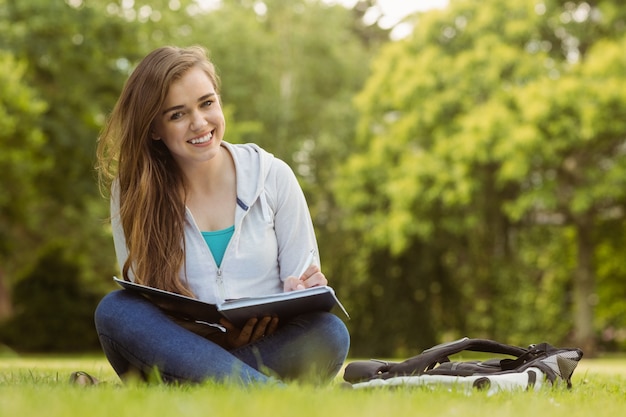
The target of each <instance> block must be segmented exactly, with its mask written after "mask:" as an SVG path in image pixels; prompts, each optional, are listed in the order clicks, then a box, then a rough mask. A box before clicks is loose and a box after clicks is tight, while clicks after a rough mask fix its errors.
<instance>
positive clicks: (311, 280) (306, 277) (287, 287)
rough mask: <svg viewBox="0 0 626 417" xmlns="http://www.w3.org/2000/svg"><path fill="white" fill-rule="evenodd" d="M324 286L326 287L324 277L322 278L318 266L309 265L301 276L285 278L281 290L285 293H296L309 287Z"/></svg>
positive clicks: (326, 283)
mask: <svg viewBox="0 0 626 417" xmlns="http://www.w3.org/2000/svg"><path fill="white" fill-rule="evenodd" d="M324 285H328V280H327V279H326V276H324V274H323V273H322V271H321V270H320V267H319V266H317V265H311V266H309V267H308V268H307V270H306V271H304V274H302V276H300V277H294V276H291V277H287V279H285V283H284V284H283V290H284V291H285V292H287V291H296V290H303V289H305V288H311V287H322V286H324Z"/></svg>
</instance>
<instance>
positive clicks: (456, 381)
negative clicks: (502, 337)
mask: <svg viewBox="0 0 626 417" xmlns="http://www.w3.org/2000/svg"><path fill="white" fill-rule="evenodd" d="M463 351H470V352H486V353H494V354H500V355H509V356H512V358H504V359H502V358H496V359H489V360H486V361H465V362H452V361H450V359H449V358H448V357H449V356H451V355H454V354H458V353H461V352H463ZM582 356H583V352H582V351H581V350H580V349H577V348H555V347H553V346H552V345H549V344H548V343H541V344H537V345H531V346H529V347H528V348H521V347H517V346H512V345H507V344H504V343H499V342H495V341H493V340H489V339H469V338H463V339H459V340H455V341H454V342H450V343H444V344H441V345H437V346H434V347H432V348H430V349H427V350H425V351H423V352H422V353H421V354H419V355H417V356H413V357H411V358H409V359H407V360H405V361H403V362H386V361H380V360H377V359H371V360H368V361H355V362H352V363H350V364H348V366H346V369H345V372H344V376H343V378H344V380H345V381H346V382H347V383H348V384H350V385H351V386H352V388H355V389H361V388H376V387H398V386H446V387H455V388H456V389H467V390H471V389H479V390H486V391H487V392H488V393H489V394H493V393H496V392H498V391H512V390H539V389H541V388H542V387H543V386H544V385H546V384H548V385H557V384H561V383H565V384H567V387H568V388H571V386H572V382H571V378H572V374H573V373H574V370H575V369H576V366H577V365H578V362H579V361H580V359H581V358H582Z"/></svg>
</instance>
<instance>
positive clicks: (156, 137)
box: [150, 129, 161, 140]
mask: <svg viewBox="0 0 626 417" xmlns="http://www.w3.org/2000/svg"><path fill="white" fill-rule="evenodd" d="M150 137H151V138H152V140H161V136H159V135H157V134H156V132H155V131H154V130H153V129H151V130H150Z"/></svg>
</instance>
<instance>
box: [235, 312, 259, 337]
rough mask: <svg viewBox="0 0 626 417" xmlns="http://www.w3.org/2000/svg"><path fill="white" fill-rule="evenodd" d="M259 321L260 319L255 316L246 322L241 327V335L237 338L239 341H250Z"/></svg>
mask: <svg viewBox="0 0 626 417" xmlns="http://www.w3.org/2000/svg"><path fill="white" fill-rule="evenodd" d="M257 322H258V319H257V318H256V317H253V318H251V319H250V320H248V321H247V322H246V324H245V325H244V326H243V328H242V329H241V332H240V333H239V337H238V338H237V339H238V341H239V342H241V343H248V342H249V341H250V340H251V338H252V334H253V331H254V328H255V327H256V324H257Z"/></svg>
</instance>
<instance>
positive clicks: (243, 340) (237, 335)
mask: <svg viewBox="0 0 626 417" xmlns="http://www.w3.org/2000/svg"><path fill="white" fill-rule="evenodd" d="M220 324H221V325H222V326H224V327H225V328H226V343H227V344H228V346H229V347H230V348H232V349H235V348H238V347H241V346H244V345H247V344H248V343H252V342H256V341H257V340H259V339H261V338H262V337H265V336H269V335H271V334H272V333H274V332H275V331H276V328H277V327H278V317H271V316H266V317H261V318H256V317H253V318H251V319H250V320H248V321H247V322H246V324H244V326H243V327H242V328H241V329H239V328H237V327H236V326H235V325H234V324H232V323H231V322H230V321H228V320H226V319H220Z"/></svg>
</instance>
